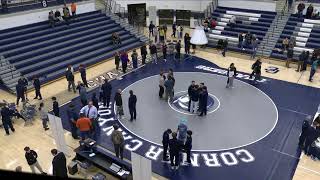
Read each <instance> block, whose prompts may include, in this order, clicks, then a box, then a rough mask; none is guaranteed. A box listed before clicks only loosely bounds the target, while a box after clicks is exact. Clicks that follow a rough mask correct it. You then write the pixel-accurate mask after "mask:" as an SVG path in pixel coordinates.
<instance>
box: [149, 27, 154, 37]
mask: <svg viewBox="0 0 320 180" xmlns="http://www.w3.org/2000/svg"><path fill="white" fill-rule="evenodd" d="M151 35H152V36H153V29H149V38H150V36H151Z"/></svg>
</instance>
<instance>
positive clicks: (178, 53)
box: [176, 51, 180, 60]
mask: <svg viewBox="0 0 320 180" xmlns="http://www.w3.org/2000/svg"><path fill="white" fill-rule="evenodd" d="M176 59H178V60H180V51H177V53H176Z"/></svg>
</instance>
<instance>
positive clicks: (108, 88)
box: [101, 82, 112, 97]
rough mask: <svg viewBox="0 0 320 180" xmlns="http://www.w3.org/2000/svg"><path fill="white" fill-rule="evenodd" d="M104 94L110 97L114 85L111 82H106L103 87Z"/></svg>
mask: <svg viewBox="0 0 320 180" xmlns="http://www.w3.org/2000/svg"><path fill="white" fill-rule="evenodd" d="M101 89H102V92H103V95H104V96H105V97H110V96H111V90H112V86H111V84H110V83H109V82H107V83H104V84H103V85H102V87H101Z"/></svg>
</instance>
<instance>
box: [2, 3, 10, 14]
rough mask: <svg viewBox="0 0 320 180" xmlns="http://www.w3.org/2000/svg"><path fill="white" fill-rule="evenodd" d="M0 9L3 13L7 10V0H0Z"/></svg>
mask: <svg viewBox="0 0 320 180" xmlns="http://www.w3.org/2000/svg"><path fill="white" fill-rule="evenodd" d="M1 9H2V12H3V13H7V12H8V2H7V0H1Z"/></svg>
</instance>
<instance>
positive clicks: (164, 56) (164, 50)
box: [162, 42, 167, 62]
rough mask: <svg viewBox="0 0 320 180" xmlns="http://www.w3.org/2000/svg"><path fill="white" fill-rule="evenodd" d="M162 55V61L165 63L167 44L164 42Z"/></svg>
mask: <svg viewBox="0 0 320 180" xmlns="http://www.w3.org/2000/svg"><path fill="white" fill-rule="evenodd" d="M162 54H163V60H164V62H166V61H167V44H166V43H165V42H164V43H163V44H162Z"/></svg>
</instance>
